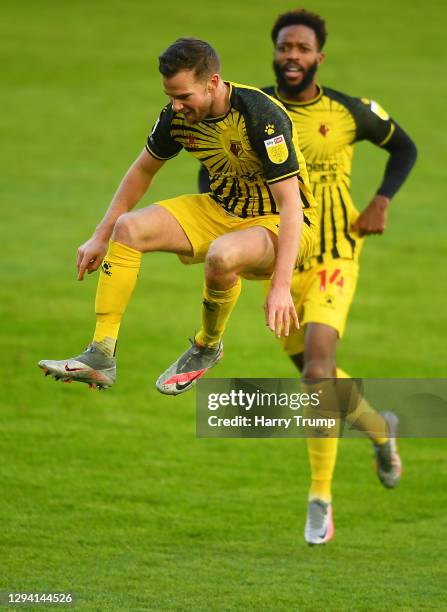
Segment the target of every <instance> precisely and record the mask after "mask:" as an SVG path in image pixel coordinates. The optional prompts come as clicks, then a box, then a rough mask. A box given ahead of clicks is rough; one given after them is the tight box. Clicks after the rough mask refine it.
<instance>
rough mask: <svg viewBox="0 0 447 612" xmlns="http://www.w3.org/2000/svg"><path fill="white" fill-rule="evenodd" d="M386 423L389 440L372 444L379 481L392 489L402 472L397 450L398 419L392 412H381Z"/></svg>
mask: <svg viewBox="0 0 447 612" xmlns="http://www.w3.org/2000/svg"><path fill="white" fill-rule="evenodd" d="M380 414H381V415H382V417H383V418H384V419H385V421H386V423H387V425H388V432H389V440H388V441H387V442H385V444H375V445H374V455H375V458H376V472H377V476H378V478H379V480H380V482H381V483H382V484H383V486H384V487H386V488H387V489H394V487H396V486H397V484H398V483H399V480H400V477H401V474H402V461H401V459H400V457H399V453H398V451H397V442H396V436H397V427H398V425H399V419H398V418H397V416H396V415H395V414H394V412H381V413H380Z"/></svg>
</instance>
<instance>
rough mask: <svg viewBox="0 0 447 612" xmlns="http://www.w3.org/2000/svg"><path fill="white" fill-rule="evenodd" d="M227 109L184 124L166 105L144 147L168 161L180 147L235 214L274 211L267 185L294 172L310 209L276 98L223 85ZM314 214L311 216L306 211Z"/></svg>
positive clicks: (303, 173)
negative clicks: (227, 96)
mask: <svg viewBox="0 0 447 612" xmlns="http://www.w3.org/2000/svg"><path fill="white" fill-rule="evenodd" d="M229 86H230V104H231V107H230V110H229V111H228V113H227V114H226V115H224V116H221V117H213V118H207V119H204V120H203V121H201V122H200V123H197V124H194V125H190V124H189V123H188V122H187V121H186V120H185V118H184V116H183V115H182V114H181V113H177V112H174V111H173V109H172V105H171V104H168V105H167V106H165V108H164V109H163V110H162V112H161V114H160V117H159V118H158V120H157V122H156V124H155V125H154V127H153V129H152V132H151V134H150V135H149V137H148V139H147V144H146V148H147V151H148V152H149V153H150V154H151V155H153V156H154V157H155V158H157V159H161V160H165V159H170V158H171V157H174V156H175V155H177V154H178V153H179V152H180V151H181V149H182V148H183V149H186V151H188V152H189V153H191V154H192V155H193V156H194V157H196V158H197V159H198V160H199V161H200V162H201V163H202V164H203V165H204V166H205V167H206V168H207V170H208V172H209V175H210V195H211V197H212V198H213V199H214V201H215V202H217V203H218V204H219V205H220V206H222V208H224V209H225V210H226V211H227V212H228V213H230V214H233V215H236V216H239V217H243V218H246V217H253V216H258V215H266V214H279V211H278V209H277V206H276V204H275V201H274V198H273V195H272V192H271V189H270V187H269V185H271V184H272V183H276V182H278V181H281V180H283V179H286V178H288V177H291V176H297V177H298V181H299V186H300V192H301V199H302V202H303V208H304V216H305V221H306V222H307V223H308V224H309V218H308V217H306V209H309V208H315V207H316V202H315V199H314V198H313V196H312V192H311V189H310V185H309V182H308V176H307V170H306V164H305V162H304V158H303V156H302V153H301V151H300V150H299V147H298V141H297V134H296V130H295V128H294V125H293V122H292V121H291V119H290V117H289V115H288V114H287V112H286V111H285V109H284V107H283V105H282V104H281V103H280V102H278V100H276V99H274V98H272V97H270V96H268V95H267V94H265V93H264V92H262V91H261V90H259V89H256V88H255V87H249V86H246V85H239V84H237V83H229ZM311 216H312V217H314V215H311Z"/></svg>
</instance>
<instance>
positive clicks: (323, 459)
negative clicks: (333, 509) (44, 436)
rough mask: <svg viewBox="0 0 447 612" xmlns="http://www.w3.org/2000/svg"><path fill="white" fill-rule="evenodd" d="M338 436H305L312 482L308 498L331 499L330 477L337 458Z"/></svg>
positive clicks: (328, 500) (325, 500) (326, 500)
mask: <svg viewBox="0 0 447 612" xmlns="http://www.w3.org/2000/svg"><path fill="white" fill-rule="evenodd" d="M337 448H338V438H307V451H308V454H309V463H310V471H311V474H312V483H311V485H310V491H309V499H315V498H318V499H321V500H322V501H324V502H326V503H329V502H330V501H331V499H332V477H333V474H334V469H335V461H336V459H337Z"/></svg>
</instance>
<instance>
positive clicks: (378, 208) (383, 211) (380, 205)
mask: <svg viewBox="0 0 447 612" xmlns="http://www.w3.org/2000/svg"><path fill="white" fill-rule="evenodd" d="M389 203H390V199H389V198H387V197H386V196H381V195H376V196H375V197H374V199H373V200H372V202H371V203H370V204H369V205H368V206H367V207H366V208H365V210H364V211H363V212H362V213H361V214H360V215H359V216H358V217H357V220H356V221H355V222H354V223H353V225H352V229H353V230H354V231H356V232H357V233H358V234H359V236H367V235H369V234H383V232H384V231H385V229H386V223H387V217H388V206H389Z"/></svg>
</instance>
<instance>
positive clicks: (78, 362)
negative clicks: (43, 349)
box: [38, 342, 116, 389]
mask: <svg viewBox="0 0 447 612" xmlns="http://www.w3.org/2000/svg"><path fill="white" fill-rule="evenodd" d="M101 344H102V343H97V342H92V344H90V345H89V346H88V347H87V348H86V349H85V351H84V352H83V353H81V354H80V355H78V356H77V357H70V358H69V359H62V360H60V361H53V360H51V359H42V361H39V363H38V366H39V368H42V370H43V371H44V372H45V376H50V375H51V376H52V377H53V378H55V379H56V380H62V381H63V382H67V383H70V382H73V381H77V382H83V383H86V384H88V386H89V387H91V388H92V389H108V388H109V387H111V386H112V385H113V383H114V382H115V379H116V360H115V357H109V356H107V355H106V354H105V353H104V352H103V351H101V350H100V348H101Z"/></svg>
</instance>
